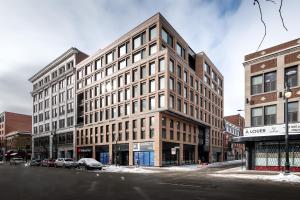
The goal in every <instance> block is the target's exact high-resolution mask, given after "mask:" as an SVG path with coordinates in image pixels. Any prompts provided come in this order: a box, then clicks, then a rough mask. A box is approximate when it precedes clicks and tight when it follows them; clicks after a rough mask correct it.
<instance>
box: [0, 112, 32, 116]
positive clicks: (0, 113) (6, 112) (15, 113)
mask: <svg viewBox="0 0 300 200" xmlns="http://www.w3.org/2000/svg"><path fill="white" fill-rule="evenodd" d="M6 113H10V114H16V115H23V116H27V117H32V116H31V115H28V114H23V113H16V112H9V111H3V112H1V113H0V115H2V114H6Z"/></svg>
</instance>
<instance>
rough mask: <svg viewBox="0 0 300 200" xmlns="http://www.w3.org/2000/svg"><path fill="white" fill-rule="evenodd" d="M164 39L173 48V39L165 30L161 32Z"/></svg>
mask: <svg viewBox="0 0 300 200" xmlns="http://www.w3.org/2000/svg"><path fill="white" fill-rule="evenodd" d="M161 36H162V39H163V40H164V41H165V42H166V43H167V44H168V45H170V46H171V47H173V37H172V36H171V35H170V34H169V33H168V32H167V31H166V30H165V29H162V30H161Z"/></svg>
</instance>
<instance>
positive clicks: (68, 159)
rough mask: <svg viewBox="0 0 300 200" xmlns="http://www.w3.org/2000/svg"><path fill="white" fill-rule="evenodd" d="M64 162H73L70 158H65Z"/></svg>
mask: <svg viewBox="0 0 300 200" xmlns="http://www.w3.org/2000/svg"><path fill="white" fill-rule="evenodd" d="M65 161H73V159H71V158H66V159H65Z"/></svg>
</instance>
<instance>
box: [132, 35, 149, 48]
mask: <svg viewBox="0 0 300 200" xmlns="http://www.w3.org/2000/svg"><path fill="white" fill-rule="evenodd" d="M145 36H146V33H145V32H144V33H141V34H139V35H138V36H136V37H135V38H133V49H136V48H138V47H140V46H141V45H143V44H144V43H145V41H146V38H145Z"/></svg>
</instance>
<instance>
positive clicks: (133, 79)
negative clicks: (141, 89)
mask: <svg viewBox="0 0 300 200" xmlns="http://www.w3.org/2000/svg"><path fill="white" fill-rule="evenodd" d="M138 79H139V76H138V70H137V69H134V70H133V71H132V82H135V81H137V80H138Z"/></svg>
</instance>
